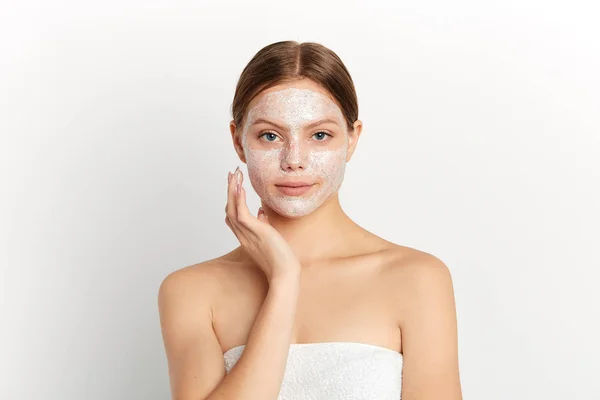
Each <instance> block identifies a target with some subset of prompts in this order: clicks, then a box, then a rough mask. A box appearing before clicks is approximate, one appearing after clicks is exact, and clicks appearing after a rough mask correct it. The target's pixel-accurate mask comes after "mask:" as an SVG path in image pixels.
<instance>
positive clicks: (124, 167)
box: [0, 0, 600, 400]
mask: <svg viewBox="0 0 600 400" xmlns="http://www.w3.org/2000/svg"><path fill="white" fill-rule="evenodd" d="M599 15H600V13H599V7H598V6H597V5H596V4H594V2H592V1H588V2H582V1H575V2H573V1H569V2H567V1H562V2H558V1H541V0H539V1H531V0H529V1H524V0H519V1H501V2H500V1H498V2H490V1H487V2H484V1H464V0H462V1H452V2H449V1H441V0H439V1H419V2H410V3H409V2H402V1H389V2H382V1H378V2H377V1H370V2H369V3H367V2H366V1H363V2H358V1H355V2H349V1H345V2H325V1H317V2H311V1H296V2H284V1H272V2H238V3H234V2H227V1H219V2H217V1H214V2H199V1H194V2H192V1H189V2H183V1H178V2H174V1H170V2H167V1H163V2H158V1H118V2H117V1H110V2H107V1H103V2H87V4H86V3H85V2H82V1H77V2H76V1H71V2H65V1H53V2H50V1H46V2H38V3H36V2H32V1H19V2H16V1H14V2H10V3H9V2H8V1H5V2H3V4H2V7H1V9H0V44H1V48H0V51H1V63H0V102H1V103H0V132H1V134H2V137H1V145H0V160H1V164H0V174H1V175H0V178H1V186H0V187H1V188H2V196H1V197H0V205H1V207H0V212H1V214H0V235H1V236H0V239H1V241H0V245H1V248H0V250H1V252H0V257H1V258H0V262H1V266H2V270H1V275H0V278H1V279H2V281H1V286H0V289H1V297H0V301H1V303H0V305H1V310H0V311H1V313H2V314H1V316H0V317H1V318H0V324H1V330H0V333H1V335H2V338H1V339H2V340H1V343H2V349H1V351H2V352H1V355H0V363H1V366H2V368H3V370H2V371H0V380H1V387H0V390H1V391H0V397H1V398H2V399H32V400H33V399H57V400H58V399H60V400H75V399H77V400H81V399H86V400H96V399H97V400H101V399H102V400H106V399H144V400H150V399H157V400H158V399H167V398H169V396H170V395H169V387H168V374H167V367H166V358H165V356H164V349H163V344H162V338H161V333H160V326H159V321H158V311H157V305H156V296H157V291H158V287H159V285H160V283H161V281H162V279H163V278H164V277H165V276H166V275H167V274H168V273H170V272H172V271H174V270H176V269H179V268H182V267H185V266H188V265H191V264H195V263H198V262H201V261H204V260H207V259H209V258H213V257H217V256H220V255H222V254H224V253H225V252H228V251H229V250H231V249H232V248H234V247H236V246H237V241H236V239H235V236H234V235H233V234H232V233H231V231H230V230H229V228H228V227H227V226H226V225H225V223H224V222H223V218H224V213H223V207H224V205H225V200H226V199H225V185H226V180H227V171H231V170H233V169H235V167H236V166H237V165H241V166H242V169H243V171H246V169H245V165H244V164H242V163H240V162H239V160H238V159H237V157H236V155H235V153H234V150H233V147H232V145H231V137H230V134H229V129H228V123H229V121H230V119H231V114H230V106H231V101H232V99H233V93H234V89H235V85H236V82H237V79H238V77H239V74H240V73H241V71H242V69H243V68H244V66H245V65H246V63H247V62H248V61H249V60H250V59H251V58H252V56H253V55H254V54H255V53H256V52H257V51H258V50H259V49H260V48H262V47H263V46H266V45H268V44H270V43H273V42H276V41H280V40H298V41H316V42H319V43H321V44H324V45H325V46H327V47H329V48H331V49H332V50H334V51H335V52H336V53H337V54H338V55H339V56H340V57H341V58H342V60H343V61H344V62H345V64H346V66H347V67H348V69H349V71H350V73H351V74H352V76H353V78H354V81H355V84H356V88H357V93H358V98H359V118H360V119H361V120H362V121H363V123H364V130H363V135H362V136H361V139H360V142H359V145H358V149H357V151H356V153H355V155H354V158H353V159H352V160H351V162H350V163H349V164H348V167H347V170H346V177H345V180H344V184H343V185H342V188H341V190H340V200H341V203H342V207H343V208H344V209H345V211H346V212H347V213H348V214H349V215H350V216H351V218H353V219H354V220H355V221H356V222H357V223H359V224H360V225H362V226H363V227H365V228H367V229H368V230H370V231H372V232H374V233H376V234H378V235H379V236H382V237H383V238H385V239H387V240H390V241H393V242H395V243H399V244H402V245H405V246H411V247H415V248H417V249H420V250H423V251H427V252H429V253H431V254H434V255H436V256H437V257H439V258H440V259H442V260H443V261H444V262H445V263H446V264H447V265H448V267H449V268H450V270H451V273H452V276H453V280H454V287H455V293H456V302H457V310H458V311H457V312H458V324H459V354H460V360H459V361H460V372H461V380H462V387H463V393H464V398H465V399H488V400H496V399H497V400H500V399H502V400H504V399H523V400H525V399H561V400H562V399H570V400H572V399H600V378H599V374H600V344H599V342H598V338H600V327H599V321H598V320H599V318H600V311H599V304H600V295H599V290H598V285H599V282H600V274H599V272H598V270H599V268H600V256H599V255H598V250H599V247H600V246H599V243H598V242H599V239H600V232H599V231H600V229H599V225H600V205H599V204H600V150H599V147H600V115H599V114H600V78H599V76H600V74H599V71H600V45H599V43H600V41H599V40H598V38H600V24H598V16H599ZM247 189H250V186H249V185H247ZM250 190H251V189H250ZM249 202H250V206H251V209H252V210H253V211H256V208H257V207H258V205H259V202H258V199H257V197H256V195H255V194H254V192H252V193H249Z"/></svg>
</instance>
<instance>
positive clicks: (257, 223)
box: [225, 167, 300, 284]
mask: <svg viewBox="0 0 600 400" xmlns="http://www.w3.org/2000/svg"><path fill="white" fill-rule="evenodd" d="M242 181H243V175H242V171H241V170H240V169H239V167H238V168H236V170H235V171H234V173H229V176H228V183H229V184H228V188H227V205H226V206H225V213H226V216H225V223H226V224H227V226H229V228H230V229H231V230H232V231H233V233H234V234H235V236H236V237H237V238H238V240H239V242H240V244H241V245H242V247H243V249H244V250H245V251H246V253H248V255H250V256H251V257H252V258H253V259H254V261H255V262H256V263H257V264H258V266H259V267H260V269H261V270H262V271H263V272H264V274H265V276H266V277H267V281H268V282H269V284H270V283H271V282H272V281H273V280H274V279H278V278H280V277H286V276H293V275H298V273H299V272H300V262H299V261H298V258H297V257H296V254H295V253H294V250H293V249H292V248H291V247H290V245H289V244H288V243H287V242H286V240H285V239H284V238H283V236H281V234H280V233H279V232H278V231H277V230H276V229H275V228H273V227H272V226H271V225H270V224H269V221H268V218H267V216H266V214H265V213H264V211H263V210H262V209H260V210H259V212H258V216H257V217H255V216H253V215H252V214H251V213H250V210H249V209H248V206H247V204H246V191H245V190H244V187H243V186H242ZM236 187H237V188H238V189H239V192H238V190H236Z"/></svg>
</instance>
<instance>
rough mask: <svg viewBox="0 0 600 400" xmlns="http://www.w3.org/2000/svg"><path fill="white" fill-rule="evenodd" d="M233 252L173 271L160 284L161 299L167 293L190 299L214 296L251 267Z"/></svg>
mask: <svg viewBox="0 0 600 400" xmlns="http://www.w3.org/2000/svg"><path fill="white" fill-rule="evenodd" d="M232 254H233V252H231V253H228V254H225V255H223V256H221V257H217V258H213V259H210V260H206V261H203V262H200V263H197V264H193V265H189V266H186V267H183V268H181V269H178V270H176V271H173V272H171V273H170V274H168V275H167V276H166V277H165V278H164V279H163V281H162V283H161V285H160V289H159V299H160V298H161V297H163V296H165V295H176V296H178V297H187V298H188V299H189V298H200V297H202V298H213V296H215V295H216V294H218V293H219V292H220V291H221V290H222V288H223V285H224V284H225V283H226V282H230V281H231V280H232V279H235V276H236V275H240V274H243V271H244V270H248V269H249V268H248V267H247V266H246V265H244V264H243V263H241V262H239V261H238V260H237V259H236V258H235V256H232Z"/></svg>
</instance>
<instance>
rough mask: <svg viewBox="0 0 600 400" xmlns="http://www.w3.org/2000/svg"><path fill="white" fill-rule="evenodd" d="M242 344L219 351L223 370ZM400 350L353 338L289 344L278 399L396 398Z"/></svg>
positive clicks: (230, 364) (233, 360)
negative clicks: (338, 340) (222, 352)
mask: <svg viewBox="0 0 600 400" xmlns="http://www.w3.org/2000/svg"><path fill="white" fill-rule="evenodd" d="M244 348H245V346H244V345H242V346H237V347H234V348H232V349H229V350H227V351H226V352H225V354H223V357H224V359H225V369H226V371H227V373H229V371H231V368H233V366H234V365H235V363H236V362H237V361H238V360H239V358H240V356H241V355H242V352H243V351H244ZM402 362H403V358H402V354H400V353H398V352H396V351H394V350H391V349H388V348H385V347H380V346H375V345H371V344H365V343H356V342H322V343H294V344H291V345H290V351H289V354H288V360H287V364H286V367H285V373H284V377H283V382H282V385H281V391H280V392H279V397H278V400H342V399H343V400H375V399H376V400H399V399H400V398H401V389H402Z"/></svg>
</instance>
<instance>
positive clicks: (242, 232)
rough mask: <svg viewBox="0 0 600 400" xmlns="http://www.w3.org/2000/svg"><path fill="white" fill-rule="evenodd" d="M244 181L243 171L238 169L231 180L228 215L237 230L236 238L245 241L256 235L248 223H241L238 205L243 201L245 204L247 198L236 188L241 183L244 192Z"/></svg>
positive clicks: (241, 189) (240, 187) (241, 190)
mask: <svg viewBox="0 0 600 400" xmlns="http://www.w3.org/2000/svg"><path fill="white" fill-rule="evenodd" d="M242 181H243V174H242V170H241V169H239V167H238V168H236V171H235V173H234V174H233V176H232V178H231V186H232V188H231V192H230V196H231V200H230V201H229V209H228V211H227V215H228V217H229V220H230V222H231V224H232V226H233V229H235V230H236V231H237V234H236V236H237V237H238V239H240V240H245V239H247V238H248V237H250V236H249V235H253V234H254V233H253V232H252V230H251V229H249V228H248V226H247V222H246V223H243V222H242V221H240V214H239V207H238V205H239V204H240V201H243V202H244V204H245V196H240V194H239V193H236V187H237V186H238V185H237V182H239V189H240V192H243V188H242V186H241V184H242ZM241 199H243V200H241ZM246 209H248V207H247V206H246ZM248 213H249V210H248ZM242 219H244V218H242Z"/></svg>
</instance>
